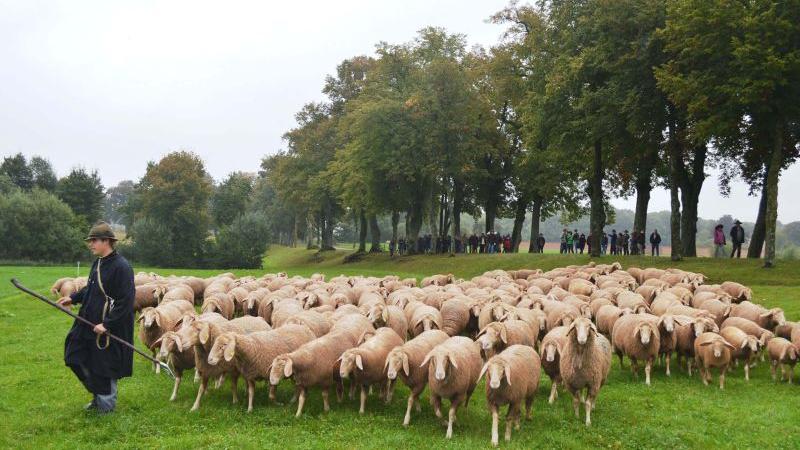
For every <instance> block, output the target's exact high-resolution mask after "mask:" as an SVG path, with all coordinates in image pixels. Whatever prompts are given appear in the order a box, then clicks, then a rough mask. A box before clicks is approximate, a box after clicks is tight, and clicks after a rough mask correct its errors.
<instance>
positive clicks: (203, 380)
mask: <svg viewBox="0 0 800 450" xmlns="http://www.w3.org/2000/svg"><path fill="white" fill-rule="evenodd" d="M207 388H208V377H202V378H201V379H200V387H199V388H198V389H197V398H195V399H194V405H192V409H191V411H197V410H198V409H200V399H201V398H202V397H203V394H205V392H206V389H207Z"/></svg>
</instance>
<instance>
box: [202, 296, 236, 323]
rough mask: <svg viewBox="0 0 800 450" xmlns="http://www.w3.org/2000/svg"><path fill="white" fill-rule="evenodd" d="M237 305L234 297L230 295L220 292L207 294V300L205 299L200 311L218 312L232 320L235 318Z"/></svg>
mask: <svg viewBox="0 0 800 450" xmlns="http://www.w3.org/2000/svg"><path fill="white" fill-rule="evenodd" d="M235 307H236V306H235V305H234V303H233V298H232V297H231V296H230V295H228V294H225V293H222V292H218V293H214V294H211V295H210V296H207V297H206V298H205V300H203V305H202V306H201V307H200V311H201V312H204V313H207V312H218V313H220V314H221V315H222V317H224V318H226V319H228V320H230V319H233V313H234V310H235Z"/></svg>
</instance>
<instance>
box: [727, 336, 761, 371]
mask: <svg viewBox="0 0 800 450" xmlns="http://www.w3.org/2000/svg"><path fill="white" fill-rule="evenodd" d="M719 334H720V336H722V337H723V338H725V340H726V341H728V342H730V343H731V345H733V346H734V349H733V350H732V351H731V359H732V360H733V361H736V362H737V363H738V361H739V360H742V361H744V379H745V380H748V381H749V380H750V363H751V362H752V359H753V356H754V355H756V354H757V353H758V350H759V347H760V346H761V344H760V343H759V342H758V339H756V337H755V336H750V335H749V334H747V333H745V332H744V331H742V330H740V329H738V328H736V327H725V328H723V329H722V330H720V332H719Z"/></svg>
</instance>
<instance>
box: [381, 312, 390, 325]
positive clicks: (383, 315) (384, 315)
mask: <svg viewBox="0 0 800 450" xmlns="http://www.w3.org/2000/svg"><path fill="white" fill-rule="evenodd" d="M381 319H382V320H383V321H384V322H386V323H388V322H389V308H383V311H381Z"/></svg>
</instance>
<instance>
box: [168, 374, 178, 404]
mask: <svg viewBox="0 0 800 450" xmlns="http://www.w3.org/2000/svg"><path fill="white" fill-rule="evenodd" d="M180 385H181V376H180V375H178V376H176V377H175V384H174V385H173V386H172V395H171V396H170V397H169V401H171V402H174V401H175V399H176V398H178V387H179V386H180Z"/></svg>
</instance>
